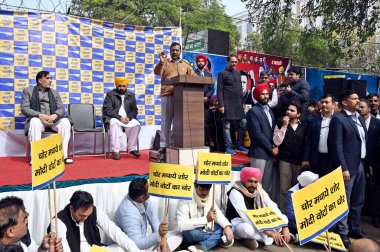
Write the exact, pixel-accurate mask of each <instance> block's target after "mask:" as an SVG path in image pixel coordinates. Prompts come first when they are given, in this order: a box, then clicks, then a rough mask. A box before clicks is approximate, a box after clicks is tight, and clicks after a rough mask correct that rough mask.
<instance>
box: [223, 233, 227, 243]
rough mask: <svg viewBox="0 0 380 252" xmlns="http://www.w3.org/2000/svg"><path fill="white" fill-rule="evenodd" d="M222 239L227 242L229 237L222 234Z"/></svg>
mask: <svg viewBox="0 0 380 252" xmlns="http://www.w3.org/2000/svg"><path fill="white" fill-rule="evenodd" d="M222 241H223V243H227V237H226V235H223V236H222Z"/></svg>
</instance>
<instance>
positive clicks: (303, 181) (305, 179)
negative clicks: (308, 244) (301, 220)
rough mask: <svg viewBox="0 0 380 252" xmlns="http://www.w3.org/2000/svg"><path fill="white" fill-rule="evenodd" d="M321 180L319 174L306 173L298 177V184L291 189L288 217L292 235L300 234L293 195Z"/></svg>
mask: <svg viewBox="0 0 380 252" xmlns="http://www.w3.org/2000/svg"><path fill="white" fill-rule="evenodd" d="M318 179H319V176H318V174H315V173H313V172H311V171H304V172H302V173H301V174H300V175H299V176H298V177H297V180H298V184H296V185H295V186H293V187H292V188H290V189H289V191H288V194H287V195H286V216H287V217H288V220H289V230H290V232H291V233H292V234H296V233H298V231H297V224H296V216H295V214H294V207H293V199H292V194H293V193H294V192H298V191H299V190H301V189H302V188H304V187H306V186H308V185H310V184H311V183H314V182H315V181H317V180H318Z"/></svg>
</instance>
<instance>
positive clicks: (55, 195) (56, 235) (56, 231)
mask: <svg viewBox="0 0 380 252" xmlns="http://www.w3.org/2000/svg"><path fill="white" fill-rule="evenodd" d="M53 189H54V214H55V237H56V238H58V216H57V187H56V185H55V181H54V182H53Z"/></svg>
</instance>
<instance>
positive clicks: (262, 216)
mask: <svg viewBox="0 0 380 252" xmlns="http://www.w3.org/2000/svg"><path fill="white" fill-rule="evenodd" d="M245 213H246V214H247V215H248V217H249V219H250V220H251V221H252V223H253V224H254V225H255V226H256V228H257V229H258V230H259V231H260V232H263V231H266V230H275V229H277V228H281V227H284V226H287V224H286V223H285V221H283V220H282V219H281V218H280V216H278V215H277V214H276V213H275V212H274V211H273V209H272V208H270V207H264V208H260V209H255V210H247V211H245Z"/></svg>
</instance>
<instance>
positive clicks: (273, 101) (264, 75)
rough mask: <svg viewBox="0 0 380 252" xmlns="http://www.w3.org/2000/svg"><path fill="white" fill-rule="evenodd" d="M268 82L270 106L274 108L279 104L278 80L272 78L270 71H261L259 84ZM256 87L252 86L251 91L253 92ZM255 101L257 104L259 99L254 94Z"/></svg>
mask: <svg viewBox="0 0 380 252" xmlns="http://www.w3.org/2000/svg"><path fill="white" fill-rule="evenodd" d="M262 83H266V84H268V86H269V89H270V91H269V101H268V106H269V107H270V108H271V109H273V108H275V107H276V106H277V104H278V94H277V82H276V80H275V79H274V78H270V75H269V72H265V71H263V72H261V73H260V80H259V84H262ZM254 89H255V87H253V88H252V91H251V93H252V94H253V90H254ZM252 100H253V103H254V104H256V103H257V101H256V100H255V98H253V96H252Z"/></svg>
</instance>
